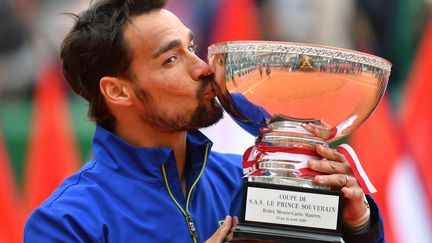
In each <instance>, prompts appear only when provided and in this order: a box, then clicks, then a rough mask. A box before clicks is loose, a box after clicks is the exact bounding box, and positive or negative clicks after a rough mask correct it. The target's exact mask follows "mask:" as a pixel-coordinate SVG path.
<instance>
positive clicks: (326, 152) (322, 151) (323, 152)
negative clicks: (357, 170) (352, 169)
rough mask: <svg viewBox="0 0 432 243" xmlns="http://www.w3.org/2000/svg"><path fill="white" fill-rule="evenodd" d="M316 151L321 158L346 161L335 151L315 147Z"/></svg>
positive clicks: (323, 147) (324, 147)
mask: <svg viewBox="0 0 432 243" xmlns="http://www.w3.org/2000/svg"><path fill="white" fill-rule="evenodd" d="M316 151H317V152H318V154H319V155H321V156H322V157H324V158H326V159H328V160H333V161H340V162H346V161H347V160H346V158H345V156H344V155H343V154H342V153H340V152H339V151H337V150H336V149H332V148H329V147H326V146H322V145H317V146H316Z"/></svg>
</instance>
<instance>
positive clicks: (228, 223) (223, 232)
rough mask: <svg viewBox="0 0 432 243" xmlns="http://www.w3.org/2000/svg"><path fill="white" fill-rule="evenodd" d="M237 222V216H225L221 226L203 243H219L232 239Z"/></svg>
mask: <svg viewBox="0 0 432 243" xmlns="http://www.w3.org/2000/svg"><path fill="white" fill-rule="evenodd" d="M237 224H238V218H237V217H236V216H234V217H231V216H229V215H228V216H226V217H225V220H224V223H223V224H222V225H221V227H219V229H218V230H217V231H216V232H215V233H214V234H213V235H212V236H211V237H210V239H208V240H206V241H205V243H221V242H225V241H229V240H232V238H233V233H234V230H235V228H236V227H237Z"/></svg>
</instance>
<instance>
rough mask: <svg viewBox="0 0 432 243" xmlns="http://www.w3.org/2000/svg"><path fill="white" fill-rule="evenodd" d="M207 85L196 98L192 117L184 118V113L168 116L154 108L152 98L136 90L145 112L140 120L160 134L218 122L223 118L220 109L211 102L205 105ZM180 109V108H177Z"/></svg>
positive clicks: (215, 103) (216, 104)
mask: <svg viewBox="0 0 432 243" xmlns="http://www.w3.org/2000/svg"><path fill="white" fill-rule="evenodd" d="M208 85H209V84H206V83H204V82H203V85H202V86H201V87H200V89H199V91H198V93H197V95H196V97H197V100H198V102H199V103H198V106H197V108H196V109H195V111H194V112H193V113H192V115H189V116H186V114H185V113H181V112H179V113H176V114H168V113H167V112H165V111H163V110H159V109H157V108H155V107H156V106H155V105H154V104H155V100H154V99H153V96H152V95H151V94H149V93H147V92H146V91H145V90H143V89H142V88H136V89H135V90H134V92H135V94H136V95H137V96H138V98H139V99H140V100H141V102H142V104H143V106H145V110H144V111H143V113H142V115H141V119H143V120H144V121H145V122H147V123H148V124H149V125H150V126H151V127H153V128H155V129H157V130H159V131H161V132H167V133H168V132H178V131H185V130H192V129H198V128H203V127H208V126H211V125H213V124H215V123H216V122H218V121H219V120H220V119H221V118H222V117H223V109H222V107H221V106H220V105H219V104H218V103H217V102H216V100H213V102H212V103H211V104H210V105H206V104H205V103H204V102H205V100H204V99H203V97H202V94H203V92H204V90H205V88H206V87H208ZM179 109H181V107H179Z"/></svg>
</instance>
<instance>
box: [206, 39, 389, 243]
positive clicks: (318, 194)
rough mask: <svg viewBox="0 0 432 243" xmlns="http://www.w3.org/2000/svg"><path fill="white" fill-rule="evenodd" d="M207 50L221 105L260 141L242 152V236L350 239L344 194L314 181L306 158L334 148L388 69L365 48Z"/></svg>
mask: <svg viewBox="0 0 432 243" xmlns="http://www.w3.org/2000/svg"><path fill="white" fill-rule="evenodd" d="M208 53H209V54H208V57H209V63H210V65H211V67H212V68H213V69H214V72H215V79H216V82H217V83H218V86H219V95H218V99H219V101H220V103H221V104H222V105H223V106H224V108H225V110H226V111H227V112H228V113H229V114H230V115H231V116H232V117H233V118H234V119H235V120H236V122H237V123H238V124H239V125H240V126H241V127H242V128H244V129H245V130H247V131H248V132H250V133H252V134H253V135H254V136H256V142H255V145H254V146H252V147H250V148H249V149H247V150H246V152H245V154H244V156H243V158H244V161H243V168H244V172H245V177H244V179H243V182H244V184H243V198H242V212H241V217H240V224H239V226H238V227H237V229H236V232H235V235H234V236H235V238H236V239H240V240H241V239H243V240H245V241H247V240H273V241H276V242H277V241H280V242H343V239H342V234H341V224H342V222H341V212H342V206H343V198H342V193H341V192H340V191H338V190H332V189H331V188H328V187H326V186H318V185H315V184H313V183H312V178H313V176H315V175H317V174H319V173H318V172H316V171H313V170H311V169H309V168H308V167H307V161H308V160H310V159H322V158H321V157H320V155H319V154H318V153H317V152H316V150H315V146H316V145H317V144H321V145H323V146H329V145H328V144H329V143H331V142H334V141H336V140H338V139H340V138H342V137H344V136H346V135H348V134H350V133H351V132H352V131H354V130H355V129H356V128H358V127H359V126H360V125H361V124H362V123H363V122H364V121H365V120H366V119H367V118H368V117H369V116H370V115H371V113H372V111H373V110H374V109H375V108H376V106H377V105H378V103H379V101H380V99H381V98H382V96H383V94H384V92H385V89H386V86H387V81H388V78H389V75H390V68H391V64H390V63H389V62H388V61H386V60H384V59H382V58H379V57H376V56H372V55H369V54H364V53H360V52H355V51H349V50H344V49H338V48H331V47H325V46H314V45H307V44H296V43H283V42H266V41H238V42H225V43H217V44H214V45H211V46H210V47H209V52H208ZM245 104H246V105H245ZM305 124H312V126H314V127H315V128H316V129H315V130H316V131H318V132H315V133H312V132H311V131H309V130H307V129H305Z"/></svg>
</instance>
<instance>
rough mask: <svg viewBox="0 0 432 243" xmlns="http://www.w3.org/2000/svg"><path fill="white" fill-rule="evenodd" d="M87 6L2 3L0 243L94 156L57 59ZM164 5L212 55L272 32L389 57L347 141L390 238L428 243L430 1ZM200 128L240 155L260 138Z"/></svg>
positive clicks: (202, 51) (82, 0)
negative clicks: (376, 100)
mask: <svg viewBox="0 0 432 243" xmlns="http://www.w3.org/2000/svg"><path fill="white" fill-rule="evenodd" d="M89 4H90V1H89V0H74V1H71V0H0V242H22V230H23V225H24V222H25V219H26V217H27V216H28V215H29V213H30V212H31V211H32V210H33V209H34V208H35V207H36V206H38V205H39V204H40V203H41V202H42V201H43V200H44V199H45V198H46V197H47V196H48V195H49V194H50V193H51V192H52V191H53V189H54V188H55V187H57V186H58V185H59V184H60V183H61V182H62V181H63V180H64V178H65V177H66V176H67V175H69V174H71V173H73V172H74V171H76V170H77V169H78V168H79V167H80V165H82V163H84V162H85V161H87V160H88V159H89V158H91V139H92V137H93V131H94V124H92V123H91V122H89V121H88V119H87V117H86V113H87V104H86V103H85V102H84V101H83V99H81V98H80V97H78V96H76V95H75V94H73V93H72V92H71V90H70V89H69V87H67V85H66V84H65V82H64V81H63V77H62V74H61V69H60V63H59V49H60V45H61V41H62V39H63V37H64V36H65V34H66V33H67V32H68V30H69V28H70V27H71V26H72V24H73V22H72V19H71V18H70V17H68V16H67V15H65V14H64V13H79V12H81V11H82V10H84V9H86V8H87V7H88V6H89ZM167 7H168V8H169V9H170V10H172V11H173V12H174V13H175V14H177V15H178V16H179V18H180V19H181V20H182V21H183V22H184V23H185V25H186V26H189V27H190V28H191V29H192V31H193V32H194V36H195V43H196V44H198V46H199V49H198V55H199V56H200V57H202V58H203V59H204V60H207V47H208V45H209V44H211V43H215V42H220V41H228V40H240V39H244V40H245V39H248V40H251V39H252V40H253V39H265V40H279V41H290V42H306V43H312V44H320V45H330V46H335V47H341V48H348V49H353V50H358V51H363V52H367V53H371V54H374V55H378V56H380V57H383V58H386V59H388V60H389V61H391V62H392V63H393V67H392V74H391V77H390V81H389V86H388V88H387V91H386V95H385V97H384V98H383V100H382V101H381V103H380V105H379V106H378V108H377V110H375V112H374V113H373V114H372V116H371V117H370V118H369V119H368V120H367V121H366V122H365V123H364V124H363V125H362V126H361V127H360V128H359V129H358V130H356V131H355V132H354V133H353V134H352V135H351V136H350V137H349V138H347V139H346V141H345V142H347V143H349V144H350V145H351V146H352V147H354V149H355V150H356V152H357V153H358V156H359V158H360V161H361V162H362V164H363V167H364V169H365V170H366V172H367V174H368V175H369V177H370V179H371V181H372V182H373V184H374V185H375V187H376V188H377V189H378V192H377V193H376V194H374V195H373V196H374V198H375V199H376V200H377V202H378V204H379V206H380V208H381V212H382V214H383V217H384V221H385V234H386V238H387V242H390V243H392V242H395V243H408V242H425V243H429V242H432V217H431V216H432V176H430V175H429V173H430V172H431V171H432V163H430V159H429V154H428V152H429V146H430V144H431V142H430V139H431V138H432V18H431V17H430V16H431V10H432V0H410V1H406V0H325V1H323V0H265V1H264V0H261V1H260V0H256V1H255V0H171V1H169V3H168V6H167ZM203 131H204V132H205V133H206V134H207V135H208V136H209V137H211V139H212V140H213V141H214V142H215V145H214V148H215V149H216V150H220V151H226V152H234V153H243V151H244V150H245V149H246V148H247V147H249V146H251V145H252V144H253V141H254V140H253V137H251V136H250V135H248V134H246V132H244V131H243V130H241V129H240V128H239V127H237V126H236V125H234V124H233V122H232V120H231V119H230V118H229V117H227V116H226V118H225V119H224V120H222V121H221V122H220V123H218V124H217V125H216V126H213V127H211V128H208V129H203ZM221 131H222V132H221ZM228 133H229V134H232V135H230V136H229V137H226V136H224V137H221V134H228Z"/></svg>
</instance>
